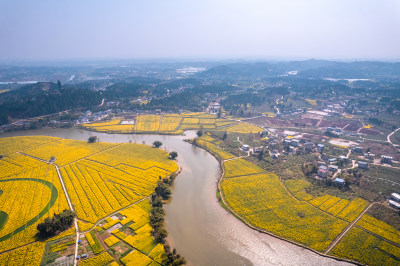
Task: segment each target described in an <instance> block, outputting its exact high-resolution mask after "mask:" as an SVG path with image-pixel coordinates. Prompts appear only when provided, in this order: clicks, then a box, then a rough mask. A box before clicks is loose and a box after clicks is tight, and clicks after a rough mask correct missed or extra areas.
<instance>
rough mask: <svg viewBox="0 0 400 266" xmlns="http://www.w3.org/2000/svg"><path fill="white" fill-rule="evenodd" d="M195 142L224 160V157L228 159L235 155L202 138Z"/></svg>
mask: <svg viewBox="0 0 400 266" xmlns="http://www.w3.org/2000/svg"><path fill="white" fill-rule="evenodd" d="M197 144H198V145H200V146H202V147H205V148H206V149H208V150H209V151H210V152H211V153H213V154H214V155H216V156H218V157H219V158H221V159H222V160H226V159H230V158H233V157H235V156H234V155H232V154H230V153H229V152H226V151H224V150H222V149H221V148H219V147H218V146H216V145H214V144H212V143H210V142H208V141H205V140H203V139H198V140H197Z"/></svg>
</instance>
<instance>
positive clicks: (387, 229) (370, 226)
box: [357, 214, 400, 258]
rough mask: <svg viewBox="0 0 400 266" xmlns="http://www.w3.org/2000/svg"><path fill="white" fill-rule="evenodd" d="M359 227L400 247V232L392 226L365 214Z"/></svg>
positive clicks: (359, 222) (358, 223)
mask: <svg viewBox="0 0 400 266" xmlns="http://www.w3.org/2000/svg"><path fill="white" fill-rule="evenodd" d="M357 225H358V226H360V227H362V228H364V229H366V230H368V231H370V232H372V233H374V234H376V235H379V236H381V237H383V238H385V239H387V240H389V241H392V242H394V243H397V244H399V245H400V231H399V230H396V228H394V227H393V226H390V225H388V224H387V223H385V222H382V221H380V220H378V219H376V218H374V217H372V216H371V215H369V214H364V215H363V216H362V217H361V219H360V220H359V221H358V222H357ZM399 251H400V249H399ZM399 258H400V257H399Z"/></svg>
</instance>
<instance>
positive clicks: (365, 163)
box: [358, 161, 368, 169]
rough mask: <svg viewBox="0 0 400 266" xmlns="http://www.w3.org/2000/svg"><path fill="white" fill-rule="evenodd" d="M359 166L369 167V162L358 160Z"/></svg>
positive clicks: (362, 167)
mask: <svg viewBox="0 0 400 266" xmlns="http://www.w3.org/2000/svg"><path fill="white" fill-rule="evenodd" d="M358 168H361V169H368V163H367V162H363V161H358Z"/></svg>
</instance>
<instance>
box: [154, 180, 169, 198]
mask: <svg viewBox="0 0 400 266" xmlns="http://www.w3.org/2000/svg"><path fill="white" fill-rule="evenodd" d="M155 190H156V194H157V195H158V196H160V197H162V198H163V199H165V200H166V199H169V197H170V196H171V189H170V188H169V185H168V184H166V183H164V182H160V183H159V184H158V186H157V187H156V189H155Z"/></svg>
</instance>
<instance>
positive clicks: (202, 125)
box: [82, 113, 262, 135]
mask: <svg viewBox="0 0 400 266" xmlns="http://www.w3.org/2000/svg"><path fill="white" fill-rule="evenodd" d="M82 127H84V128H88V129H90V130H95V131H99V132H106V133H162V134H173V135H175V134H182V132H183V130H190V129H193V130H196V129H210V130H218V131H228V132H232V133H243V134H248V133H258V132H261V131H262V128H260V127H257V126H254V125H251V124H247V123H243V122H237V121H231V120H227V119H223V118H217V115H214V114H205V113H184V114H165V115H139V116H138V117H137V118H136V124H135V125H121V120H120V119H113V120H111V121H105V122H97V123H91V124H83V125H82Z"/></svg>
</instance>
